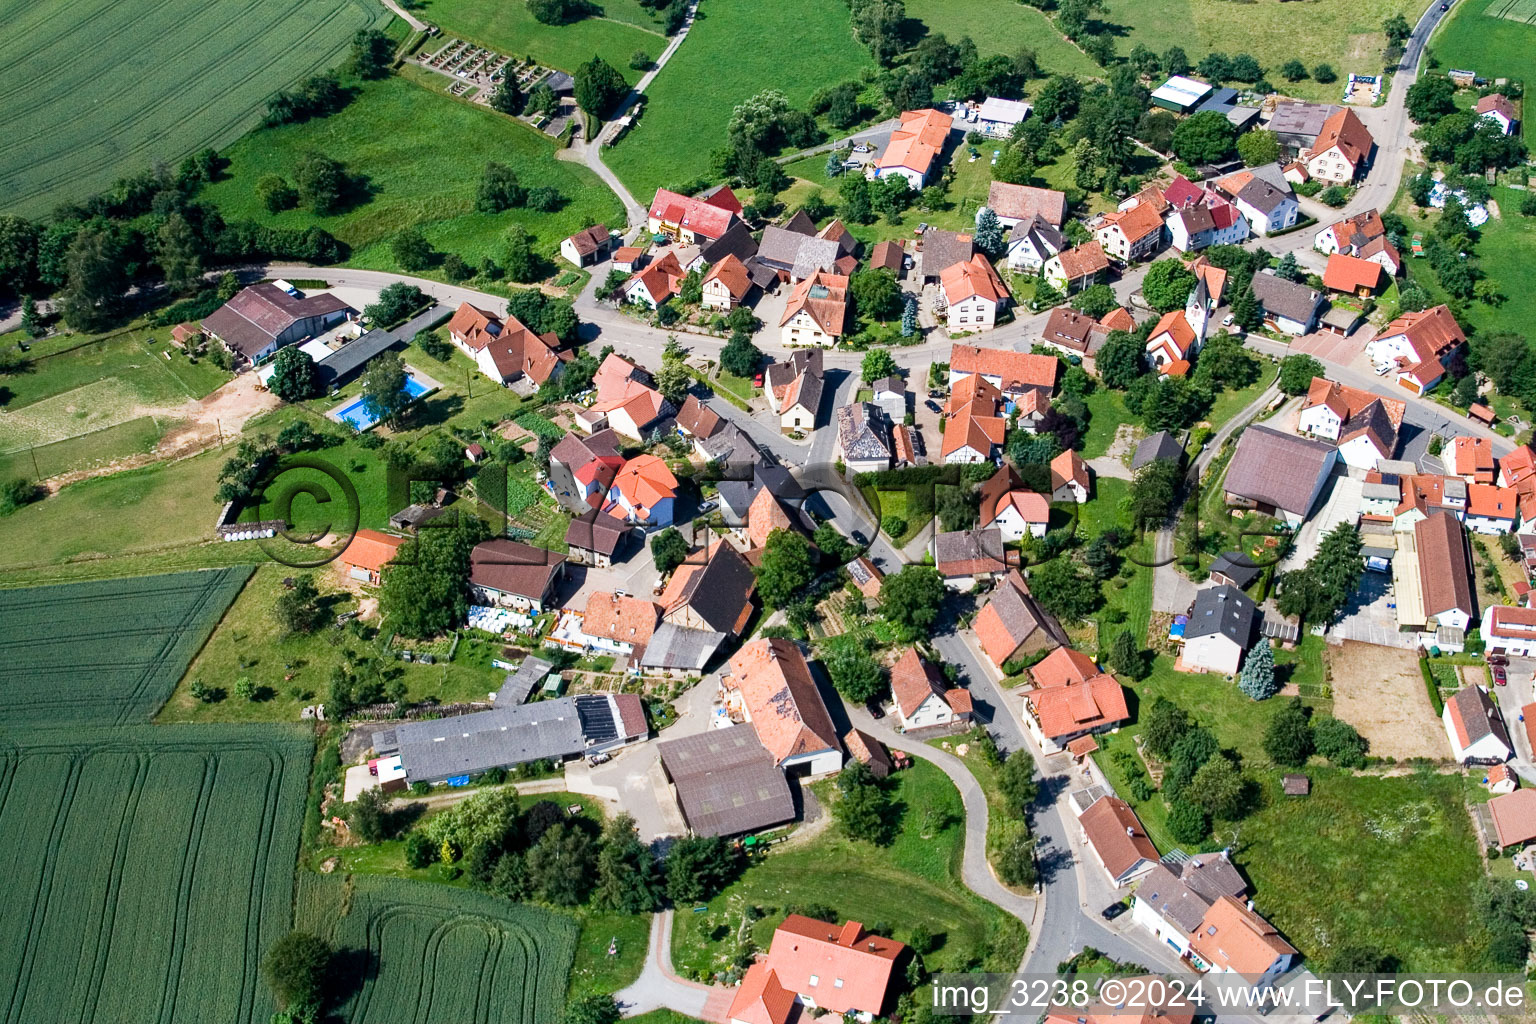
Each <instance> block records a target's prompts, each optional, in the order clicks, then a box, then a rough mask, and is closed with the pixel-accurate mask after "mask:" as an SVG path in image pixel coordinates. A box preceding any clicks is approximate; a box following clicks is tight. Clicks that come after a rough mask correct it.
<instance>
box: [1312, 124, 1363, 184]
mask: <svg viewBox="0 0 1536 1024" xmlns="http://www.w3.org/2000/svg"><path fill="white" fill-rule="evenodd" d="M1375 151H1376V140H1375V139H1373V138H1372V137H1371V133H1370V131H1369V130H1368V129H1367V128H1366V127H1365V125H1364V124H1362V123H1361V122H1360V118H1359V117H1357V116H1356V115H1355V112H1354V111H1353V110H1350V109H1348V108H1347V107H1346V108H1344V109H1341V110H1339V111H1337V112H1336V113H1334V114H1332V115H1331V116H1330V117H1329V118H1328V120H1326V121H1324V122H1323V128H1322V131H1320V132H1318V135H1317V139H1316V141H1314V142H1313V143H1312V145H1311V147H1309V148H1308V149H1306V150H1303V151H1302V154H1301V159H1302V161H1303V162H1304V163H1305V164H1306V166H1307V173H1308V174H1309V175H1311V176H1312V178H1313V179H1314V180H1316V181H1327V182H1333V183H1334V184H1339V185H1347V184H1349V183H1351V182H1353V181H1354V180H1355V179H1356V178H1358V177H1360V175H1361V174H1362V173H1364V171H1365V169H1366V168H1367V167H1368V166H1370V162H1371V156H1372V155H1373V154H1374V153H1375Z"/></svg>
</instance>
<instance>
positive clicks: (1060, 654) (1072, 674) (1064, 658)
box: [1029, 647, 1100, 689]
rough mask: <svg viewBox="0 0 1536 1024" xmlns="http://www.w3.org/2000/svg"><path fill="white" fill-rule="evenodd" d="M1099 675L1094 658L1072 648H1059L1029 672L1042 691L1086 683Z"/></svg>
mask: <svg viewBox="0 0 1536 1024" xmlns="http://www.w3.org/2000/svg"><path fill="white" fill-rule="evenodd" d="M1099 674H1100V673H1099V667H1098V666H1097V665H1095V664H1094V663H1093V659H1092V658H1090V657H1088V655H1086V654H1084V653H1083V652H1081V651H1074V650H1073V649H1072V648H1070V647H1058V648H1057V649H1056V650H1054V651H1052V652H1051V653H1050V654H1048V655H1046V657H1044V658H1043V659H1041V660H1040V661H1039V662H1037V663H1036V664H1035V667H1034V668H1032V669H1030V670H1029V677H1030V678H1031V679H1033V680H1034V681H1035V685H1036V686H1038V687H1041V688H1042V689H1047V688H1050V687H1053V686H1066V685H1068V684H1069V683H1084V682H1087V681H1088V680H1089V679H1092V678H1093V677H1094V676H1096V675H1099Z"/></svg>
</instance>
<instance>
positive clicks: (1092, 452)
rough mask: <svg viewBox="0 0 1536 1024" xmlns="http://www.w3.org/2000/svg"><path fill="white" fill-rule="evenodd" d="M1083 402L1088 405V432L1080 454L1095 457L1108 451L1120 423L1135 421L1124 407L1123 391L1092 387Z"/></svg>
mask: <svg viewBox="0 0 1536 1024" xmlns="http://www.w3.org/2000/svg"><path fill="white" fill-rule="evenodd" d="M1083 402H1084V404H1086V405H1087V406H1088V433H1087V435H1086V436H1085V437H1084V438H1083V450H1082V456H1083V458H1085V459H1096V458H1098V457H1099V456H1100V455H1103V454H1105V453H1106V452H1108V451H1109V446H1110V444H1111V442H1113V441H1114V439H1115V431H1116V430H1118V429H1119V427H1120V424H1122V423H1135V422H1136V417H1134V416H1132V415H1131V414H1130V411H1129V410H1128V409H1126V407H1125V392H1123V391H1116V390H1114V389H1113V388H1106V387H1097V388H1094V389H1093V393H1092V394H1091V395H1089V396H1088V397H1087V398H1085V399H1083Z"/></svg>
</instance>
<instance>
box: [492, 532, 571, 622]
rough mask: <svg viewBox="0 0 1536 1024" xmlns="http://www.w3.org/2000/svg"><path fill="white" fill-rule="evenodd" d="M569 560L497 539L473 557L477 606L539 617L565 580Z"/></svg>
mask: <svg viewBox="0 0 1536 1024" xmlns="http://www.w3.org/2000/svg"><path fill="white" fill-rule="evenodd" d="M565 572H566V570H565V556H564V555H561V554H556V553H555V552H553V551H546V550H545V549H543V548H536V547H532V546H531V545H528V544H524V543H522V542H521V541H515V540H509V539H507V538H505V537H496V538H493V539H491V540H486V541H481V542H480V543H479V544H476V545H475V547H474V550H472V551H471V552H470V553H469V589H470V592H471V593H472V594H473V595H474V599H475V603H476V604H483V605H488V606H491V607H496V608H512V609H515V610H518V611H524V612H527V613H529V614H530V615H539V614H542V613H543V612H544V610H545V609H546V608H548V607H550V605H551V603H552V602H553V600H554V598H555V596H556V591H557V587H558V584H559V583H560V581H561V580H563V579H565Z"/></svg>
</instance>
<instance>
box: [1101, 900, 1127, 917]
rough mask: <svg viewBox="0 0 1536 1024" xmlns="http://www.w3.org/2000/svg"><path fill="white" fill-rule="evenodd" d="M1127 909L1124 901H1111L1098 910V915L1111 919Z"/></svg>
mask: <svg viewBox="0 0 1536 1024" xmlns="http://www.w3.org/2000/svg"><path fill="white" fill-rule="evenodd" d="M1127 909H1128V908H1127V907H1126V905H1125V904H1124V903H1111V904H1110V905H1109V906H1107V907H1105V908H1104V909H1103V910H1101V911H1099V916H1100V917H1102V918H1103V919H1104V920H1106V921H1113V920H1114V919H1115V918H1117V917H1119V916H1120V915H1121V914H1123V913H1125V912H1126V910H1127Z"/></svg>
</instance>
